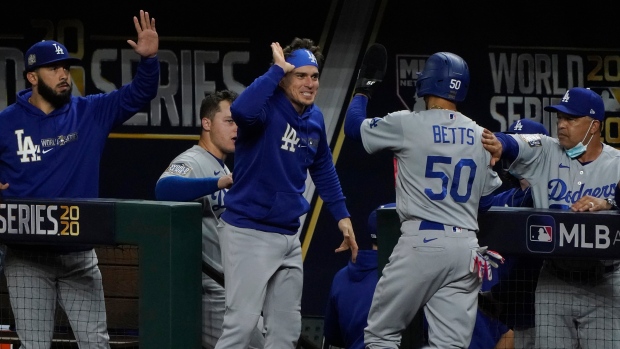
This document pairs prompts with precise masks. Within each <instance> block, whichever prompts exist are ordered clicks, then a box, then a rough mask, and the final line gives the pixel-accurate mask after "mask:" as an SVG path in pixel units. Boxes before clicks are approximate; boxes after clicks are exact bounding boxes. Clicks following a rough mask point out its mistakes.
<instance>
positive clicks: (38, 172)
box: [0, 57, 159, 252]
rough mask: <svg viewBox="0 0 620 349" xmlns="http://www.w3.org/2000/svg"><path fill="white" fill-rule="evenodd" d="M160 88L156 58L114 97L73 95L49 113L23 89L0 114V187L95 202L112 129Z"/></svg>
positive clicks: (23, 194) (18, 194) (17, 193)
mask: <svg viewBox="0 0 620 349" xmlns="http://www.w3.org/2000/svg"><path fill="white" fill-rule="evenodd" d="M158 87H159V61H158V59H157V57H153V58H142V59H141V61H140V64H139V65H138V70H137V73H136V76H135V77H134V79H133V81H132V82H131V83H129V84H126V85H124V86H122V87H121V88H119V89H118V90H114V91H112V92H110V93H105V94H104V93H100V94H92V95H88V96H85V97H76V96H72V97H71V100H70V101H69V103H67V104H65V105H64V106H62V107H61V108H59V109H56V110H54V111H52V112H51V113H49V114H45V113H44V112H43V111H42V110H40V109H39V108H37V107H35V106H33V105H32V104H30V103H29V102H28V99H29V98H30V96H32V89H26V90H22V91H20V92H19V93H18V94H17V100H16V102H15V103H14V104H11V105H10V106H8V107H7V108H6V109H4V110H3V111H2V112H0V183H9V187H8V188H7V189H5V190H3V193H2V195H4V196H6V197H15V198H39V199H56V198H81V199H86V198H97V197H98V196H99V163H100V160H101V155H102V153H103V149H104V146H105V143H106V141H107V139H108V135H109V133H110V131H111V130H112V129H113V128H114V127H115V126H119V125H121V124H122V123H123V122H125V121H127V120H128V119H129V118H131V117H132V116H133V115H134V114H135V113H136V112H138V111H140V110H141V109H142V108H144V107H145V106H148V104H149V102H150V101H151V100H152V99H153V98H155V96H157V89H158ZM24 248H26V247H24ZM45 248H46V249H47V250H49V251H57V252H63V251H66V252H69V251H76V250H77V251H79V250H85V249H89V248H90V247H84V248H77V247H75V248H73V247H70V246H67V247H64V246H60V247H52V246H49V247H48V246H46V247H45Z"/></svg>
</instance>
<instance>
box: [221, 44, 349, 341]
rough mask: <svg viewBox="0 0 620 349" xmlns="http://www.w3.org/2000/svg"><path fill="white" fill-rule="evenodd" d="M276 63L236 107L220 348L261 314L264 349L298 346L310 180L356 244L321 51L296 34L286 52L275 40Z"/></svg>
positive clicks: (245, 335)
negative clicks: (323, 90) (302, 231)
mask: <svg viewBox="0 0 620 349" xmlns="http://www.w3.org/2000/svg"><path fill="white" fill-rule="evenodd" d="M271 51H272V55H273V65H271V67H270V68H269V69H268V71H267V72H266V73H265V74H263V75H262V76H260V77H258V78H257V79H256V80H254V82H252V84H250V86H248V87H247V88H246V89H245V90H244V91H243V92H242V93H241V94H240V95H239V98H237V99H236V100H235V101H234V102H233V104H232V106H231V111H232V115H233V119H234V120H235V122H236V123H237V125H238V126H239V128H238V138H237V141H236V142H235V167H234V169H235V172H234V181H235V184H234V185H233V186H232V187H231V189H230V191H229V192H228V193H227V194H226V203H227V208H226V210H225V211H224V213H223V214H222V217H221V218H222V219H221V224H222V228H221V229H220V231H219V238H220V243H221V246H222V262H223V266H224V278H225V283H226V314H225V315H224V324H223V325H222V336H221V337H220V339H219V341H218V342H217V345H216V348H217V349H237V348H243V347H245V346H246V345H247V344H248V343H249V339H250V335H251V332H252V330H253V329H254V327H255V326H256V324H257V321H258V319H259V317H260V314H261V312H262V313H263V316H264V319H265V328H266V333H265V346H266V347H268V348H277V349H285V348H295V347H296V346H297V342H298V341H299V335H300V334H301V294H302V286H303V261H302V251H301V242H300V241H299V235H298V230H299V226H300V219H299V218H300V217H301V216H302V215H304V214H305V213H306V212H308V209H309V207H310V204H309V203H308V201H307V200H306V199H305V198H304V196H303V193H304V190H305V185H306V184H305V183H306V179H307V177H308V174H310V176H311V178H312V180H313V181H314V183H315V184H316V187H317V190H318V192H319V194H320V196H321V198H322V199H323V200H324V201H325V206H326V207H327V208H328V209H329V211H330V212H331V214H332V216H333V218H334V219H335V220H336V221H337V222H338V229H339V230H340V232H342V235H343V240H342V243H341V244H340V246H339V247H338V248H337V249H336V252H342V251H346V250H349V249H351V258H352V260H353V261H355V258H356V256H357V243H356V241H355V233H354V231H353V226H352V225H351V219H350V215H349V212H348V210H347V207H346V204H345V197H344V195H343V193H342V188H341V186H340V181H339V179H338V175H337V173H336V169H335V167H334V163H333V160H332V155H331V150H330V149H329V145H328V144H327V136H326V133H325V122H324V120H323V113H322V112H321V110H320V109H319V108H318V107H317V106H316V105H315V104H314V100H315V98H316V95H317V93H318V89H319V63H320V62H321V60H322V54H321V51H320V48H319V47H318V46H316V45H314V42H313V41H312V40H310V39H306V38H304V39H302V38H295V39H293V41H292V42H291V43H290V44H289V45H287V46H286V47H285V48H284V49H283V48H282V47H281V46H280V44H279V43H277V42H273V43H272V44H271Z"/></svg>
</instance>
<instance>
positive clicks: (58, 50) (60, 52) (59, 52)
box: [52, 43, 65, 55]
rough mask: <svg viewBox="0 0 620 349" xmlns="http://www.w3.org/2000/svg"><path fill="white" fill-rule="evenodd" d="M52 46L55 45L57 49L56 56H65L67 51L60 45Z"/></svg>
mask: <svg viewBox="0 0 620 349" xmlns="http://www.w3.org/2000/svg"><path fill="white" fill-rule="evenodd" d="M52 45H54V47H55V48H56V54H57V55H64V54H65V51H64V50H63V49H62V47H60V46H59V45H58V44H56V43H54V44H52Z"/></svg>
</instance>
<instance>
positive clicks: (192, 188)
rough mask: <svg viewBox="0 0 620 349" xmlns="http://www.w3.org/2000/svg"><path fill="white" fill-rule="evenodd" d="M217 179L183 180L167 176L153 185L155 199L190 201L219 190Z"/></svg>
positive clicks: (183, 178) (182, 178)
mask: <svg viewBox="0 0 620 349" xmlns="http://www.w3.org/2000/svg"><path fill="white" fill-rule="evenodd" d="M218 180H219V177H209V178H185V177H180V176H169V177H164V178H161V179H160V180H158V181H157V184H156V185H155V199H156V200H161V201H192V200H196V199H198V198H201V197H203V196H205V195H209V194H213V193H215V192H216V191H218V190H220V189H219V188H218V187H217V181H218Z"/></svg>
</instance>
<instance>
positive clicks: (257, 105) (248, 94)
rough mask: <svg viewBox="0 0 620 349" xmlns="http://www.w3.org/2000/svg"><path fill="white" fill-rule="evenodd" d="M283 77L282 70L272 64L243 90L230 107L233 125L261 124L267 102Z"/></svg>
mask: <svg viewBox="0 0 620 349" xmlns="http://www.w3.org/2000/svg"><path fill="white" fill-rule="evenodd" d="M284 75H285V74H284V69H282V68H281V67H280V66H279V65H275V64H274V65H272V66H271V67H270V68H269V70H267V72H266V73H265V74H263V75H261V76H259V77H258V78H256V79H255V80H254V81H253V82H252V83H251V84H250V86H248V87H247V88H246V89H245V90H243V92H241V93H240V94H239V96H238V97H237V98H236V99H235V100H234V101H233V103H232V104H231V106H230V111H231V113H232V118H233V120H235V123H237V124H238V125H240V126H252V125H257V124H262V123H263V122H264V121H265V118H266V116H265V115H266V107H267V102H268V101H269V99H270V98H271V96H273V95H274V93H275V91H276V89H277V88H278V84H279V83H280V80H282V78H283V77H284Z"/></svg>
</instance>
